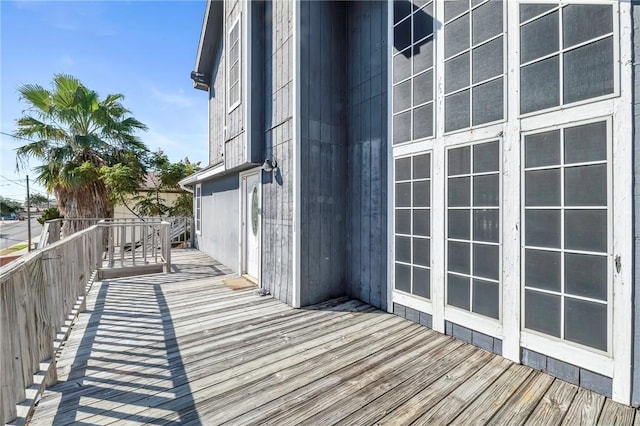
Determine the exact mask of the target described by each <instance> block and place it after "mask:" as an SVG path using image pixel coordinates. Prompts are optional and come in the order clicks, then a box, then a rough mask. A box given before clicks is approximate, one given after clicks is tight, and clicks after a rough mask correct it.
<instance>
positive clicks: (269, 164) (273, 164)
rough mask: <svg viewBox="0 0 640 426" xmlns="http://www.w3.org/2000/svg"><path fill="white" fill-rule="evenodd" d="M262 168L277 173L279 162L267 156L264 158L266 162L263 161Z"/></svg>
mask: <svg viewBox="0 0 640 426" xmlns="http://www.w3.org/2000/svg"><path fill="white" fill-rule="evenodd" d="M262 170H264V171H265V172H267V173H273V174H277V173H278V162H277V161H275V160H273V159H270V158H267V159H266V160H264V163H262Z"/></svg>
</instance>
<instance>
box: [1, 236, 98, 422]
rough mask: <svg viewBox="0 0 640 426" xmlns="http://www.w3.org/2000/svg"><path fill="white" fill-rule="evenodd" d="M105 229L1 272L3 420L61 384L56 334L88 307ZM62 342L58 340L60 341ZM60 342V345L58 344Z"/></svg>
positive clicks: (61, 243) (58, 244)
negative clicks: (49, 387)
mask: <svg viewBox="0 0 640 426" xmlns="http://www.w3.org/2000/svg"><path fill="white" fill-rule="evenodd" d="M102 253H103V249H102V236H101V229H100V228H99V227H98V226H93V227H91V228H89V229H86V230H84V231H81V232H78V233H76V234H74V235H72V236H70V237H68V238H65V239H64V240H63V241H58V242H56V243H53V244H51V245H49V246H48V247H46V248H44V249H42V250H36V251H34V252H31V253H29V254H27V255H25V256H24V257H22V258H20V259H18V260H15V261H13V262H11V263H10V264H8V265H6V266H4V267H2V268H0V420H2V421H4V422H5V423H6V422H9V421H11V420H13V419H15V418H16V417H18V415H20V416H21V417H22V416H26V414H27V413H18V412H17V408H16V404H18V403H21V402H23V401H25V400H27V401H25V403H23V406H27V407H30V406H31V404H30V403H29V400H31V403H32V402H33V399H35V397H36V395H37V393H38V392H39V391H40V390H41V389H42V388H43V386H45V385H46V384H49V383H55V382H56V380H57V378H56V373H55V366H54V365H55V362H54V360H55V352H56V350H57V345H56V336H57V335H58V333H60V332H61V330H63V329H64V328H65V326H67V327H68V326H69V325H70V324H69V322H68V318H69V315H72V313H73V312H77V311H81V310H83V309H84V306H83V305H84V295H85V292H86V289H87V285H88V283H90V282H91V280H92V279H93V276H94V274H95V271H96V270H97V269H98V268H99V267H100V265H101V259H102ZM59 341H60V340H59V339H58V342H59ZM58 344H59V343H58Z"/></svg>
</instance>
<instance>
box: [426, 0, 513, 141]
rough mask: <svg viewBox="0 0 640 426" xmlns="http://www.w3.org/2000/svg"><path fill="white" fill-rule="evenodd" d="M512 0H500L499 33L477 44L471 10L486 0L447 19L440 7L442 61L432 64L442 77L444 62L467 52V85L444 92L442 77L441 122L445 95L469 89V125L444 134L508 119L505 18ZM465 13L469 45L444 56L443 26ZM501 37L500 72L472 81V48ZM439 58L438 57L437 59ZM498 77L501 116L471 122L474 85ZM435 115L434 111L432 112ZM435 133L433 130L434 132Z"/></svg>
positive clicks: (465, 130)
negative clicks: (475, 122)
mask: <svg viewBox="0 0 640 426" xmlns="http://www.w3.org/2000/svg"><path fill="white" fill-rule="evenodd" d="M510 1H512V0H502V32H501V33H500V34H497V35H495V36H493V37H491V38H488V39H487V40H484V41H482V42H480V43H477V44H475V45H474V44H473V22H472V19H471V18H472V16H471V14H472V12H473V10H474V9H477V8H479V7H480V6H482V5H484V4H485V3H486V2H482V3H478V4H476V5H475V6H473V5H472V6H471V7H470V8H469V9H468V10H467V11H466V12H464V13H461V14H458V15H456V16H454V17H453V18H451V19H449V20H448V21H446V22H445V21H444V7H442V16H441V17H440V18H442V21H441V22H443V24H442V30H441V32H442V36H443V37H442V38H443V42H442V49H441V50H442V52H443V56H442V62H435V59H434V64H436V68H438V65H439V66H440V67H439V68H441V70H440V74H441V75H442V76H443V77H444V68H445V63H446V61H448V60H451V59H453V58H456V57H458V56H461V55H464V54H465V53H469V85H468V86H465V87H463V88H462V89H456V90H454V91H452V92H449V93H446V91H445V88H444V78H443V81H442V90H441V93H438V94H439V95H440V96H441V97H442V104H443V114H442V121H443V123H444V122H445V120H446V118H445V116H444V103H445V101H446V99H445V98H446V97H447V96H451V95H455V94H457V93H460V92H463V91H465V90H469V126H468V127H462V128H460V129H455V130H449V131H445V132H444V134H445V135H451V134H455V133H462V132H468V131H470V130H472V129H477V128H481V127H485V126H491V125H493V124H496V123H504V122H505V121H507V119H508V115H507V114H508V110H507V103H508V99H509V98H508V93H507V89H508V86H507V80H508V73H507V58H508V56H509V55H508V51H507V48H508V45H507V34H508V33H507V24H508V20H507V3H508V2H510ZM465 13H468V14H469V47H468V48H466V49H464V50H463V51H461V52H458V53H456V54H455V55H451V56H449V57H445V56H444V26H445V25H447V24H448V23H450V22H452V21H455V20H456V19H458V18H460V16H462V15H464V14H465ZM500 37H502V74H500V75H497V76H495V77H491V78H489V79H486V80H483V81H479V82H477V83H474V82H473V49H474V48H477V47H480V46H483V45H485V44H487V43H490V42H492V41H494V40H496V39H498V38H500ZM439 60H440V58H438V61H439ZM499 78H502V118H501V119H499V120H494V121H489V122H486V123H482V124H476V125H474V124H473V89H474V88H475V87H478V86H480V85H482V84H485V83H490V82H492V81H495V80H497V79H499ZM434 115H435V112H434ZM434 133H435V132H434Z"/></svg>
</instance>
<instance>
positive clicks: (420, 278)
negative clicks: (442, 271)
mask: <svg viewBox="0 0 640 426" xmlns="http://www.w3.org/2000/svg"><path fill="white" fill-rule="evenodd" d="M394 164H395V174H394V176H395V188H396V190H395V199H396V200H395V215H394V218H395V225H394V246H395V252H394V253H395V255H394V257H395V259H394V264H395V267H394V271H395V272H394V274H395V275H394V288H395V289H396V290H399V291H403V292H406V293H410V294H412V295H414V296H419V297H422V298H425V299H430V298H431V153H430V152H427V153H421V154H416V155H413V156H410V157H403V158H397V159H395V161H394Z"/></svg>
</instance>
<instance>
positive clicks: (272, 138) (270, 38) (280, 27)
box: [260, 1, 295, 304]
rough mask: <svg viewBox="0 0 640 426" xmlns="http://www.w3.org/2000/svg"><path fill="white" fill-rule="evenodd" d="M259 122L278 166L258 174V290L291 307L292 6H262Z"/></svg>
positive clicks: (267, 149)
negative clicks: (262, 39) (268, 292)
mask: <svg viewBox="0 0 640 426" xmlns="http://www.w3.org/2000/svg"><path fill="white" fill-rule="evenodd" d="M263 13H264V20H263V24H262V25H261V26H262V27H263V28H264V33H263V34H264V48H263V50H262V52H263V55H264V57H263V60H264V65H263V68H264V87H263V91H264V92H263V93H264V95H263V96H260V98H261V101H262V102H264V104H263V111H264V116H263V119H262V125H263V133H264V138H263V139H262V140H263V142H264V147H263V148H264V155H265V157H266V158H270V159H273V160H275V161H276V162H277V165H278V171H277V173H263V185H262V283H261V284H262V286H263V287H265V288H266V289H268V290H269V291H270V292H271V294H272V295H273V296H275V297H276V298H277V299H279V300H281V301H283V302H286V303H289V304H291V303H292V301H293V299H292V293H291V291H292V287H293V214H292V204H293V186H292V176H293V173H294V170H295V165H294V161H293V137H294V131H293V121H292V116H293V105H294V103H293V68H294V64H293V57H292V55H293V46H294V41H293V37H292V35H293V34H292V30H293V19H294V17H293V5H292V4H291V2H287V1H275V2H270V1H269V2H266V3H265V5H264V9H263Z"/></svg>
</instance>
